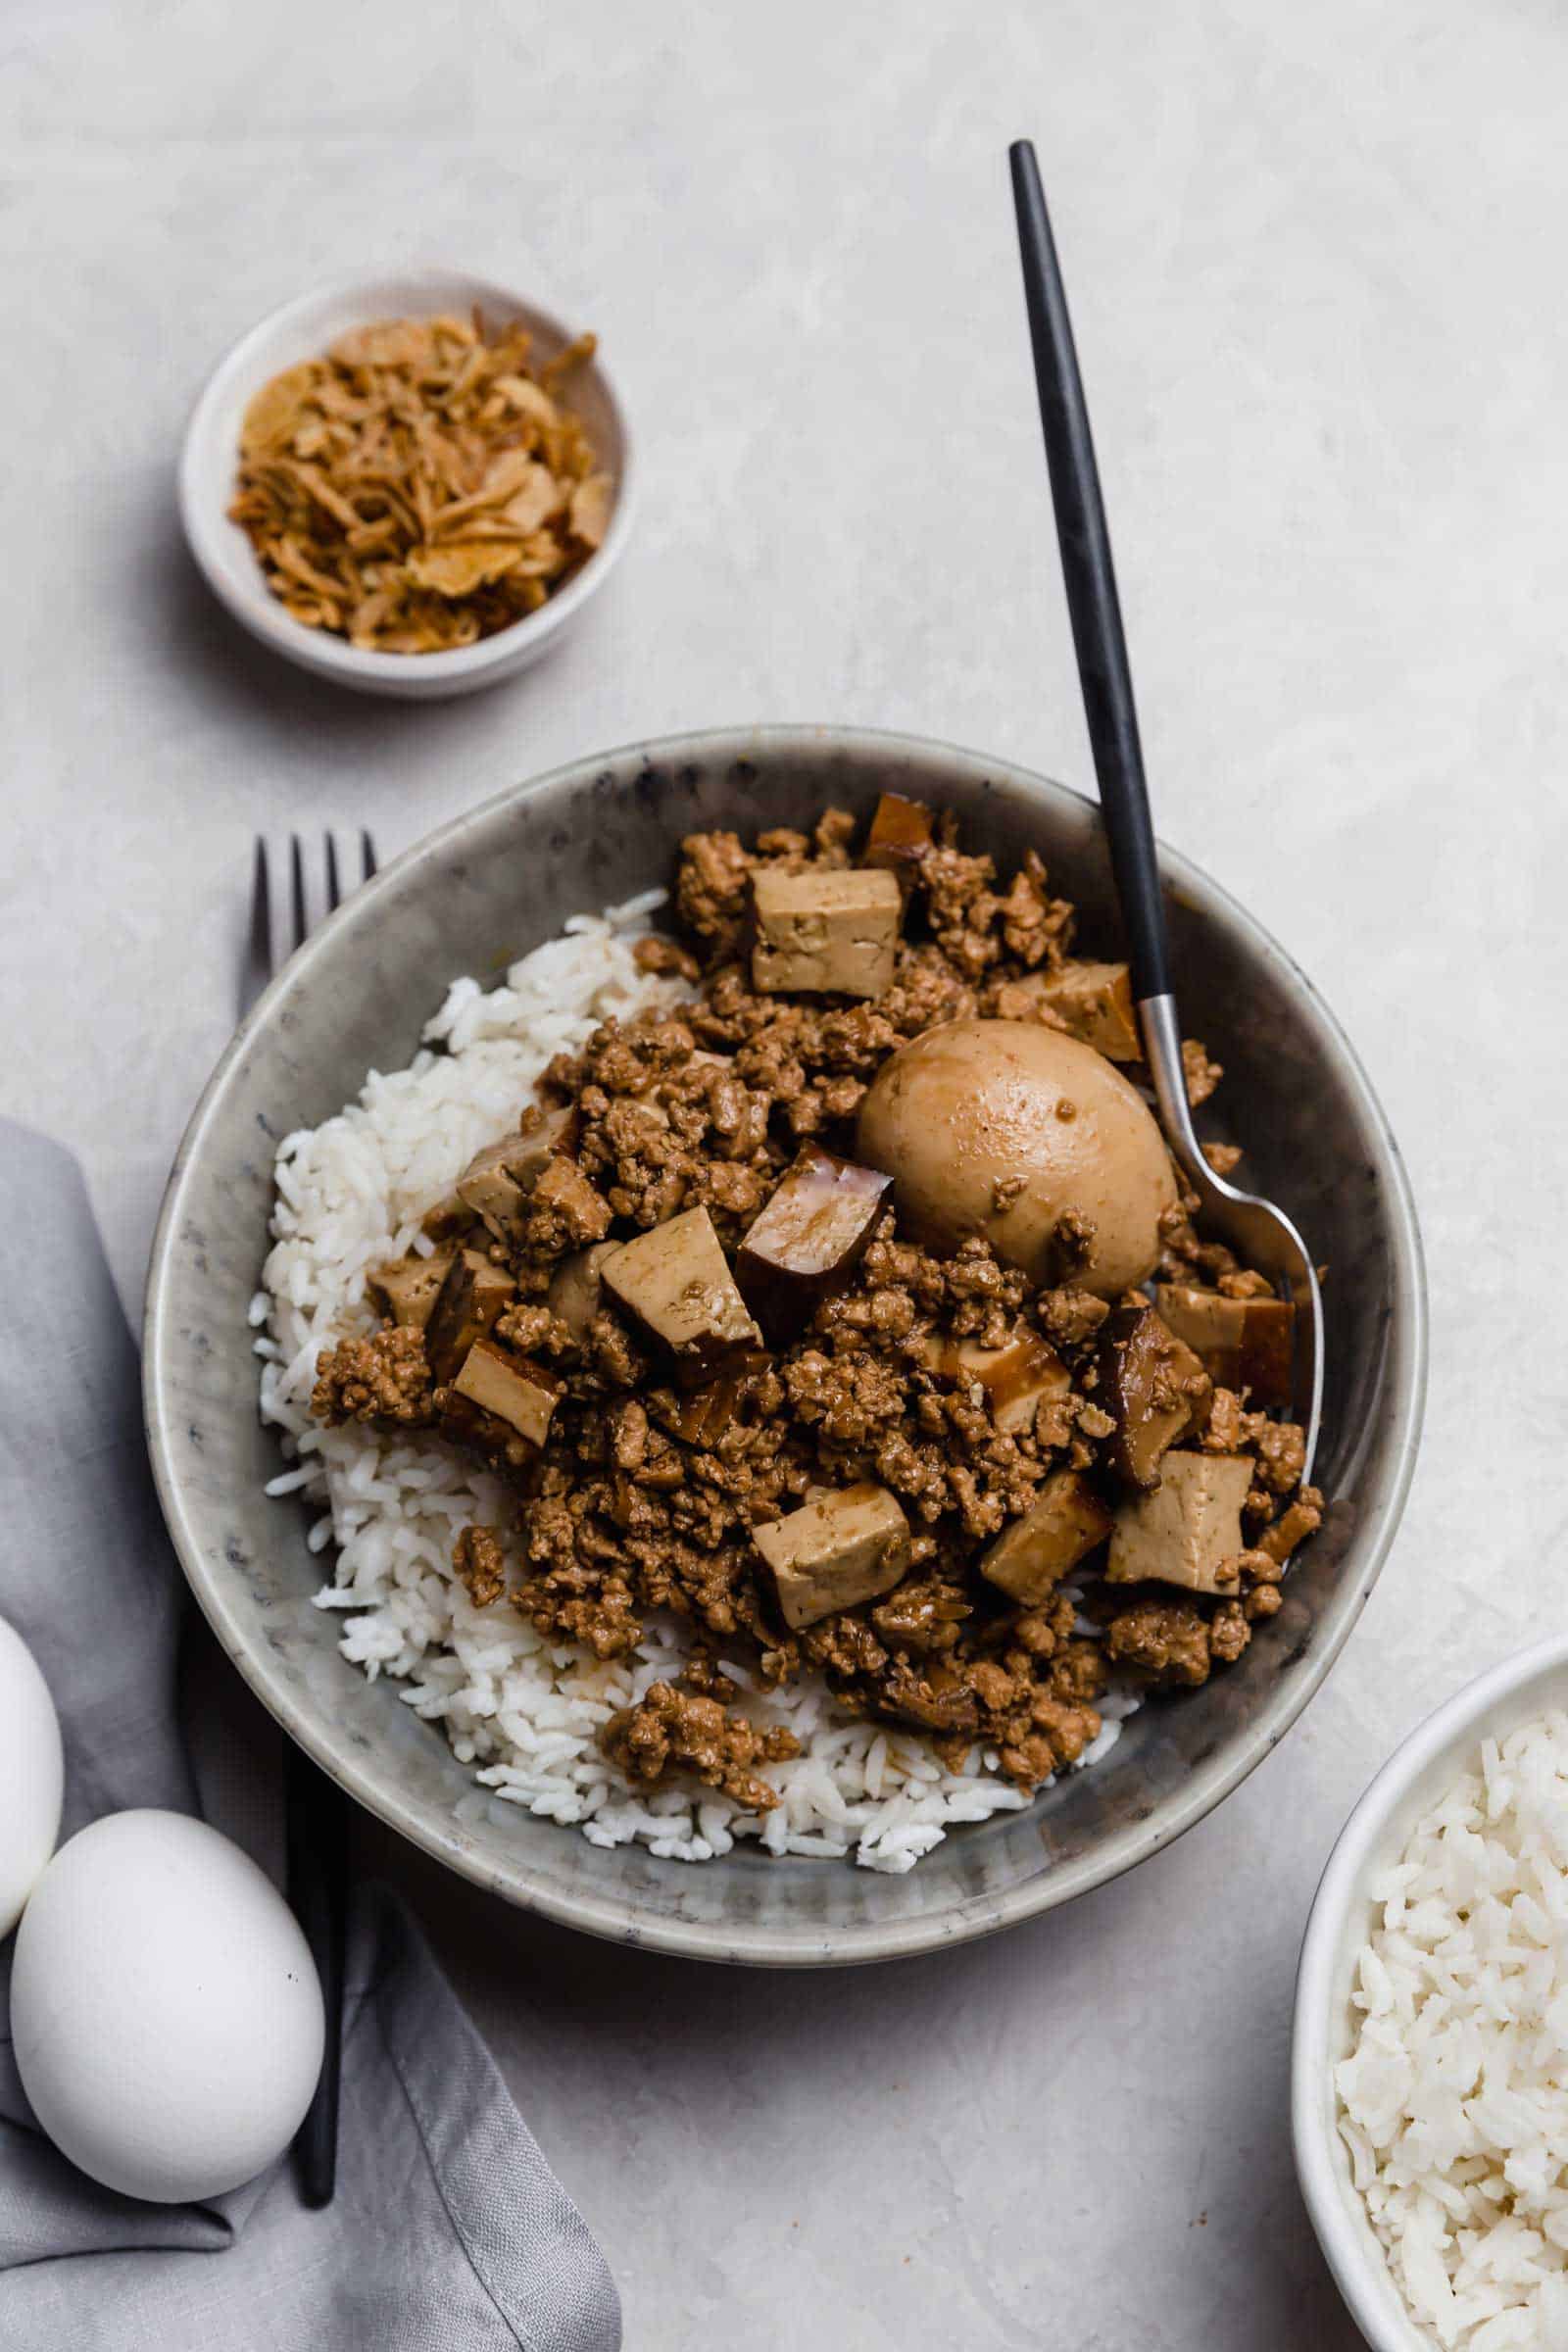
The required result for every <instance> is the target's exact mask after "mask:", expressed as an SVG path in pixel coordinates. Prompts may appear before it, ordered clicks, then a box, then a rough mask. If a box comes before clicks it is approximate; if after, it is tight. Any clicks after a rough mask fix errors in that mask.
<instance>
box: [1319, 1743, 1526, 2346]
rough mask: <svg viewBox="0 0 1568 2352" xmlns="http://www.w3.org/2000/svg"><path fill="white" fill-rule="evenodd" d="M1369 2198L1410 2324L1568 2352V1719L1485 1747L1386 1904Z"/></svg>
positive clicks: (1409, 1858)
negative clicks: (1415, 2322) (1567, 2349)
mask: <svg viewBox="0 0 1568 2352" xmlns="http://www.w3.org/2000/svg"><path fill="white" fill-rule="evenodd" d="M1373 1895H1374V1899H1375V1900H1376V1901H1377V1902H1378V1903H1380V1904H1381V1906H1382V1924H1381V1926H1380V1927H1378V1928H1377V1930H1376V1931H1375V1932H1374V1934H1373V1936H1372V1937H1371V1940H1370V1941H1369V1942H1368V1943H1366V1944H1364V1945H1363V1946H1362V1949H1361V1952H1360V1956H1359V1965H1358V1970H1357V1983H1358V1985H1359V1989H1358V1991H1357V1992H1356V1994H1355V2003H1356V2006H1357V2008H1358V2009H1359V2010H1360V2011H1361V2013H1362V2014H1361V2018H1360V2022H1359V2024H1358V2027H1357V2030H1356V2036H1355V2045H1354V2049H1353V2051H1352V2053H1351V2055H1350V2056H1349V2057H1348V2058H1347V2059H1346V2060H1345V2061H1344V2062H1343V2064H1342V2065H1340V2066H1339V2067H1338V2068H1337V2069H1336V2070H1335V2082H1336V2085H1337V2087H1338V2090H1339V2096H1340V2104H1341V2113H1340V2131H1341V2133H1342V2135H1343V2137H1344V2139H1345V2143H1346V2146H1347V2147H1348V2149H1349V2152H1350V2163H1351V2168H1352V2171H1353V2174H1354V2179H1355V2184H1356V2187H1357V2188H1358V2189H1359V2190H1360V2192H1361V2195H1362V2197H1363V2198H1364V2199H1365V2201H1366V2209H1367V2212H1368V2214H1369V2215H1370V2217H1371V2220H1372V2226H1373V2228H1374V2229H1376V2231H1377V2233H1378V2236H1379V2237H1380V2238H1381V2239H1382V2241H1383V2244H1384V2246H1385V2247H1386V2248H1387V2250H1388V2257H1389V2267H1390V2269H1391V2271H1392V2272H1393V2275H1394V2278H1395V2281H1396V2283H1397V2286H1398V2288H1399V2290H1400V2292H1401V2293H1402V2295H1403V2296H1404V2299H1405V2302H1406V2303H1407V2304H1408V2306H1409V2308H1410V2310H1411V2312H1412V2313H1413V2314H1414V2316H1415V2318H1416V2319H1417V2320H1418V2321H1420V2322H1422V2323H1423V2324H1424V2326H1425V2327H1427V2328H1428V2329H1430V2331H1431V2333H1432V2335H1433V2337H1434V2338H1435V2340H1436V2341H1437V2342H1438V2343H1440V2344H1443V2345H1445V2346H1449V2347H1461V2348H1462V2352H1525V2348H1526V2347H1529V2348H1530V2352H1535V2348H1536V2347H1538V2346H1540V2347H1552V2348H1553V2352H1563V2348H1564V2347H1568V1715H1564V1714H1561V1713H1555V1714H1551V1715H1547V1716H1544V1718H1542V1719H1541V1720H1540V1721H1539V1722H1536V1723H1532V1724H1528V1725H1526V1726H1525V1727H1524V1729H1523V1730H1521V1731H1517V1732H1514V1733H1513V1734H1512V1735H1511V1736H1510V1737H1509V1738H1508V1739H1506V1740H1503V1741H1502V1743H1501V1745H1500V1746H1499V1745H1498V1744H1497V1743H1496V1742H1495V1740H1485V1741H1483V1743H1482V1745H1481V1749H1480V1753H1479V1756H1478V1758H1477V1762H1476V1767H1475V1769H1474V1770H1472V1771H1469V1772H1467V1773H1465V1774H1464V1775H1463V1777H1462V1778H1461V1779H1459V1780H1457V1781H1455V1782H1454V1784H1453V1786H1452V1788H1451V1789H1448V1791H1447V1793H1446V1795H1445V1796H1444V1798H1443V1799H1442V1801H1441V1803H1439V1804H1437V1805H1435V1806H1434V1807H1433V1809H1432V1811H1431V1812H1430V1813H1428V1814H1427V1815H1426V1817H1425V1818H1424V1819H1423V1820H1422V1821H1421V1822H1420V1824H1419V1825H1418V1826H1417V1828H1416V1829H1415V1831H1414V1832H1413V1833H1412V1835H1411V1837H1410V1839H1409V1841H1408V1843H1407V1844H1406V1846H1405V1848H1404V1851H1403V1853H1402V1854H1401V1855H1400V1857H1399V1859H1398V1861H1397V1863H1396V1864H1395V1865H1394V1866H1393V1867H1392V1869H1389V1870H1385V1871H1384V1872H1383V1873H1382V1874H1381V1876H1380V1878H1379V1879H1378V1881H1377V1883H1376V1885H1375V1886H1374V1888H1373Z"/></svg>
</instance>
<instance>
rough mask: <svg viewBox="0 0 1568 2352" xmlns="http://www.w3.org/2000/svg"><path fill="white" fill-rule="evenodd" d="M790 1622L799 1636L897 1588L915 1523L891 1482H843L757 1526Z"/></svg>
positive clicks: (755, 1530) (756, 1539)
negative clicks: (892, 1492)
mask: <svg viewBox="0 0 1568 2352" xmlns="http://www.w3.org/2000/svg"><path fill="white" fill-rule="evenodd" d="M752 1541H753V1543H754V1544H756V1545H757V1548H758V1550H759V1551H760V1553H761V1555H762V1557H763V1559H764V1560H765V1561H766V1562H767V1565H768V1567H769V1568H770V1569H771V1570H772V1572H773V1582H774V1585H775V1586H776V1588H777V1591H778V1605H779V1609H780V1612H781V1613H782V1615H783V1618H784V1622H785V1623H786V1625H789V1626H791V1627H793V1628H794V1630H795V1631H796V1632H797V1633H799V1632H800V1630H801V1628H802V1627H803V1626H808V1625H815V1624H816V1622H817V1620H818V1618H821V1617H831V1616H832V1615H833V1614H834V1612H835V1611H836V1610H838V1609H853V1608H857V1607H858V1605H859V1603H860V1602H861V1601H862V1600H874V1599H875V1598H876V1596H877V1595H878V1593H891V1592H892V1590H893V1588H894V1586H895V1585H896V1584H897V1583H898V1582H899V1580H900V1578H901V1577H902V1576H903V1575H904V1572H905V1570H906V1569H907V1567H908V1565H909V1527H908V1522H907V1519H906V1518H905V1516H904V1513H903V1511H902V1510H900V1508H899V1506H898V1503H897V1502H896V1501H895V1500H894V1498H893V1496H892V1495H890V1494H889V1493H888V1491H887V1489H886V1487H877V1486H871V1485H864V1486H858V1487H840V1488H837V1489H836V1490H835V1491H834V1492H833V1493H831V1494H828V1495H818V1496H817V1498H816V1500H815V1501H814V1502H808V1503H803V1505H802V1506H801V1508H800V1509H799V1510H798V1511H791V1512H790V1513H789V1515H788V1517H787V1518H784V1519H775V1520H774V1521H773V1522H772V1524H771V1525H770V1526H768V1527H754V1528H753V1530H752Z"/></svg>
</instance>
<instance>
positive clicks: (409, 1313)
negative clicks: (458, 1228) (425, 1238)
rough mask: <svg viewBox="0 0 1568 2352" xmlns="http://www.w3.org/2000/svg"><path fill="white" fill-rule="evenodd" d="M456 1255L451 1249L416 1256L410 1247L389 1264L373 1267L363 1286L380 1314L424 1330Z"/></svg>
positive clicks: (414, 1329)
mask: <svg viewBox="0 0 1568 2352" xmlns="http://www.w3.org/2000/svg"><path fill="white" fill-rule="evenodd" d="M457 1254H458V1253H457V1251H456V1250H453V1249H447V1250H431V1252H430V1254H429V1256H428V1257H417V1256H416V1255H415V1253H414V1252H413V1251H412V1250H411V1251H410V1252H409V1255H408V1256H407V1257H400V1258H398V1259H397V1260H396V1261H395V1263H393V1264H392V1265H389V1266H376V1267H374V1268H373V1269H372V1270H371V1272H369V1273H368V1274H367V1276H366V1278H365V1287H366V1289H367V1290H368V1292H369V1294H370V1298H371V1299H372V1300H373V1302H374V1304H375V1305H376V1306H378V1307H379V1308H380V1310H381V1312H382V1314H383V1315H390V1316H391V1318H392V1320H393V1322H394V1323H400V1324H402V1325H403V1326H404V1328H405V1329H407V1330H410V1331H423V1330H424V1328H425V1326H426V1325H427V1324H428V1322H429V1320H430V1317H431V1315H432V1314H433V1313H434V1312H435V1302H436V1300H437V1299H439V1298H440V1296H441V1286H442V1284H443V1283H444V1282H445V1281H446V1278H447V1276H448V1274H450V1272H451V1271H452V1261H453V1259H454V1258H455V1257H456V1256H457Z"/></svg>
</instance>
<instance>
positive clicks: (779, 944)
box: [752, 865, 904, 997]
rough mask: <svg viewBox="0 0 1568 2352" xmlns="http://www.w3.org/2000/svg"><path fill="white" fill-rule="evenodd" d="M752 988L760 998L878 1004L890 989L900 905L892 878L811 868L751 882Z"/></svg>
mask: <svg viewBox="0 0 1568 2352" xmlns="http://www.w3.org/2000/svg"><path fill="white" fill-rule="evenodd" d="M752 900H753V907H754V911H755V913H756V917H757V938H756V944H755V946H754V947H753V950H752V984H753V986H754V987H755V988H758V989H760V990H761V992H762V993H763V994H764V995H767V996H773V995H777V994H779V993H780V992H782V991H785V990H790V989H795V990H799V991H801V992H802V993H803V994H805V995H809V996H828V997H879V996H881V995H882V993H883V991H884V990H886V989H889V988H891V987H892V986H893V965H894V956H895V953H896V951H897V948H898V944H899V918H900V915H901V913H902V911H903V906H904V901H903V898H902V896H901V895H900V891H899V885H898V882H897V881H896V879H895V878H894V876H893V875H892V874H889V873H884V872H882V871H881V870H880V869H876V868H868V867H865V866H858V867H857V866H851V867H847V868H838V867H825V866H809V867H808V868H807V869H806V871H805V872H804V873H798V874H790V873H784V872H782V871H780V870H779V869H777V868H775V867H773V866H766V865H762V866H759V867H757V868H756V870H755V871H754V873H753V875H752Z"/></svg>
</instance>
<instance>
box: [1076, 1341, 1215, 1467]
mask: <svg viewBox="0 0 1568 2352" xmlns="http://www.w3.org/2000/svg"><path fill="white" fill-rule="evenodd" d="M1095 1369H1096V1375H1097V1380H1098V1386H1097V1388H1096V1390H1095V1401H1096V1403H1097V1404H1099V1405H1101V1406H1102V1407H1103V1410H1104V1411H1105V1412H1107V1413H1108V1414H1109V1415H1110V1417H1111V1419H1112V1420H1113V1421H1114V1422H1115V1424H1116V1426H1115V1429H1114V1431H1113V1433H1112V1435H1111V1437H1110V1440H1109V1443H1108V1445H1107V1447H1106V1454H1107V1458H1108V1460H1109V1462H1110V1466H1111V1468H1112V1469H1113V1470H1114V1471H1116V1472H1117V1473H1118V1475H1119V1476H1120V1477H1122V1478H1124V1479H1126V1481H1127V1482H1128V1484H1129V1486H1134V1487H1153V1486H1156V1485H1157V1484H1158V1482H1159V1465H1160V1462H1161V1460H1162V1458H1163V1456H1164V1454H1165V1452H1166V1449H1167V1448H1168V1447H1169V1446H1174V1445H1175V1444H1176V1442H1177V1440H1178V1439H1179V1438H1184V1437H1186V1435H1187V1433H1188V1431H1189V1430H1190V1429H1192V1428H1193V1427H1194V1426H1195V1424H1196V1423H1197V1421H1198V1420H1199V1419H1200V1418H1201V1416H1202V1414H1203V1413H1204V1412H1205V1410H1206V1408H1207V1405H1208V1402H1209V1399H1210V1397H1212V1395H1213V1384H1212V1382H1211V1381H1210V1380H1209V1377H1208V1375H1207V1373H1206V1372H1205V1371H1204V1370H1203V1367H1202V1365H1201V1363H1200V1362H1199V1360H1198V1357H1197V1356H1196V1355H1195V1354H1194V1353H1193V1351H1192V1349H1191V1348H1189V1347H1188V1346H1187V1345H1186V1343H1185V1341H1182V1340H1178V1339H1176V1338H1175V1337H1174V1336H1173V1334H1172V1333H1171V1332H1169V1331H1167V1329H1166V1328H1165V1325H1164V1323H1163V1322H1162V1321H1161V1320H1160V1318H1159V1316H1158V1315H1156V1314H1155V1312H1154V1310H1153V1308H1152V1306H1122V1307H1118V1308H1117V1309H1116V1311H1115V1312H1114V1313H1113V1314H1110V1315H1107V1316H1106V1318H1105V1320H1104V1322H1103V1324H1102V1325H1101V1327H1100V1339H1099V1344H1098V1346H1097V1348H1096V1351H1095Z"/></svg>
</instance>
